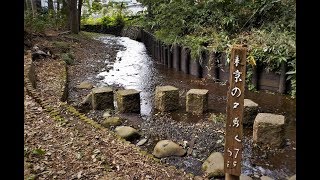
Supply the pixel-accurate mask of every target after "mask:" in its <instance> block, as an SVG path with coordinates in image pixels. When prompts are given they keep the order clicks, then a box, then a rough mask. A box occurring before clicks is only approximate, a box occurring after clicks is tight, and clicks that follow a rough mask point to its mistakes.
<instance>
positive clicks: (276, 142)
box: [253, 113, 285, 148]
mask: <svg viewBox="0 0 320 180" xmlns="http://www.w3.org/2000/svg"><path fill="white" fill-rule="evenodd" d="M284 122H285V117H284V116H283V115H277V114H271V113H259V114H258V115H257V117H256V118H255V120H254V124H253V142H254V143H257V144H259V145H261V146H269V147H274V148H280V147H281V146H282V145H283V144H284Z"/></svg>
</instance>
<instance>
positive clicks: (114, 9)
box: [81, 3, 128, 27]
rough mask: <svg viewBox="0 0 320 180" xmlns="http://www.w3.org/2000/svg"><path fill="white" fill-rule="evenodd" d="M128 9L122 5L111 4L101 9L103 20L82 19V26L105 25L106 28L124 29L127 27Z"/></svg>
mask: <svg viewBox="0 0 320 180" xmlns="http://www.w3.org/2000/svg"><path fill="white" fill-rule="evenodd" d="M125 10H126V7H125V6H124V5H123V4H121V3H109V4H108V6H107V7H103V8H102V9H101V14H102V15H103V16H102V17H101V18H93V17H90V16H89V17H86V18H82V19H81V24H82V25H103V26H105V27H123V26H125V25H126V23H127V21H128V18H127V17H126V12H125Z"/></svg>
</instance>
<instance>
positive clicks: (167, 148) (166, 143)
mask: <svg viewBox="0 0 320 180" xmlns="http://www.w3.org/2000/svg"><path fill="white" fill-rule="evenodd" d="M152 154H153V155H154V156H155V157H157V158H163V157H168V156H184V155H185V154H186V150H185V149H183V147H181V146H180V145H178V144H176V143H174V142H173V141H171V140H161V141H159V142H158V143H157V144H156V146H155V147H154V149H153V153H152Z"/></svg>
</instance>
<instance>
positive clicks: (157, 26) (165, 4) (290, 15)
mask: <svg viewBox="0 0 320 180" xmlns="http://www.w3.org/2000/svg"><path fill="white" fill-rule="evenodd" d="M140 2H142V3H143V4H144V5H145V6H147V7H148V13H147V14H145V15H144V16H143V17H139V18H137V19H136V20H135V23H136V24H139V25H140V26H143V27H144V28H145V29H147V30H149V31H151V32H154V33H155V35H156V37H157V38H158V39H160V40H161V41H163V42H164V43H166V44H172V43H179V44H182V45H183V46H187V47H189V48H190V49H191V55H192V57H193V59H196V58H199V57H200V54H201V53H200V52H201V50H203V49H208V50H210V51H211V50H212V51H215V52H225V53H226V54H227V57H230V49H231V47H232V45H233V44H239V43H240V44H247V46H248V56H247V58H248V59H247V62H248V64H249V66H255V65H256V64H257V63H259V64H261V65H263V66H264V68H265V69H266V70H267V71H273V72H279V70H280V65H281V63H282V62H286V63H287V65H288V66H289V70H288V71H290V72H295V61H296V53H295V52H296V49H295V48H296V46H295V21H296V15H295V14H296V5H295V1H293V0H255V1H244V0H239V1H229V0H201V1H191V0H175V1H172V0H140ZM251 71H252V69H251V68H248V75H247V77H248V78H250V76H252V72H251ZM288 81H290V82H291V87H292V92H291V94H295V74H291V73H289V74H288ZM249 82H251V81H249ZM248 85H249V86H248V87H249V89H252V90H254V86H252V84H248Z"/></svg>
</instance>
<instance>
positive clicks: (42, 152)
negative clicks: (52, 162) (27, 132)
mask: <svg viewBox="0 0 320 180" xmlns="http://www.w3.org/2000/svg"><path fill="white" fill-rule="evenodd" d="M45 153H46V151H45V150H43V149H41V148H37V149H34V150H33V151H32V154H34V155H40V156H41V155H44V154H45Z"/></svg>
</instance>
